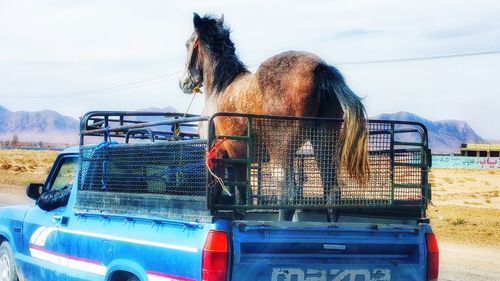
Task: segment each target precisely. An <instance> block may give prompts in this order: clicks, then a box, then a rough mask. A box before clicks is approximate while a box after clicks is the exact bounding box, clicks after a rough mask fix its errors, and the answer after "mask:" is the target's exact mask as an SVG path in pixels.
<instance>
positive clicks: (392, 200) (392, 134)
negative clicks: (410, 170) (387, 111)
mask: <svg viewBox="0 0 500 281" xmlns="http://www.w3.org/2000/svg"><path fill="white" fill-rule="evenodd" d="M390 150H391V154H390V167H389V170H390V172H389V173H390V179H391V204H392V202H394V123H391V144H390Z"/></svg>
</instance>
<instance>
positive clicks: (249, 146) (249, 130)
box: [246, 117, 253, 205]
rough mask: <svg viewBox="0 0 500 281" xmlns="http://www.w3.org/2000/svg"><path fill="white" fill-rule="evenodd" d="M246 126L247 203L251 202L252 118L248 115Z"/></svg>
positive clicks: (250, 203)
mask: <svg viewBox="0 0 500 281" xmlns="http://www.w3.org/2000/svg"><path fill="white" fill-rule="evenodd" d="M247 122H248V128H247V163H246V181H247V184H246V189H247V190H246V197H247V198H246V202H247V205H253V204H252V202H251V201H252V167H251V166H252V137H253V129H252V118H251V117H248V121H247Z"/></svg>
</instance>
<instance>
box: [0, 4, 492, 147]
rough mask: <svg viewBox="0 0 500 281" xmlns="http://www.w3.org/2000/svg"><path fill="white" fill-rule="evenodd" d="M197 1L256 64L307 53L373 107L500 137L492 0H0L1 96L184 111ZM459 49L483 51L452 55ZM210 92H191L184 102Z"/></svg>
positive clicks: (26, 103)
mask: <svg viewBox="0 0 500 281" xmlns="http://www.w3.org/2000/svg"><path fill="white" fill-rule="evenodd" d="M193 12H198V13H199V14H201V15H204V14H207V13H210V14H214V15H221V14H222V13H223V14H224V19H225V23H226V24H227V25H228V26H229V27H230V28H231V29H232V33H231V38H232V39H233V41H234V42H235V45H236V49H237V53H238V55H239V56H240V59H241V60H242V61H243V62H244V63H245V64H246V65H247V66H249V68H250V69H251V70H255V69H256V68H257V67H258V65H259V64H260V63H261V62H262V61H263V60H265V59H266V58H268V57H270V56H272V55H274V54H277V53H279V52H282V51H287V50H302V51H308V52H312V53H315V54H317V55H319V56H321V57H322V58H323V59H324V60H325V61H327V62H328V63H330V64H332V65H334V66H336V67H337V68H338V69H340V71H341V72H342V73H343V74H344V76H345V78H346V80H347V83H348V84H349V86H350V87H351V88H352V89H353V90H354V91H355V92H356V93H357V94H358V95H359V96H361V97H363V98H364V104H365V105H366V108H367V112H368V115H369V116H375V115H378V114H380V113H392V112H398V111H408V112H412V113H415V114H417V115H420V116H422V117H424V118H427V119H430V120H442V119H458V120H466V121H467V122H468V123H469V124H470V125H471V127H472V128H473V129H474V130H475V131H476V132H477V133H479V134H480V135H481V136H482V137H484V138H487V139H496V140H500V122H499V121H500V119H499V117H500V114H499V113H500V90H499V88H500V85H499V82H500V16H499V15H500V1H497V0H490V1H483V0H477V1H459V0H434V1H426V0H419V1H416V0H408V1H401V0H370V1H368V0H366V1H361V0H358V1H356V0H337V1H330V0H328V1H327V0H325V1H290V0H288V1H268V0H267V1H260V0H258V1H255V0H252V1H250V0H247V1H232V0H217V1H165V0H157V1H153V0H141V1H139V0H137V1H126V0H108V1H102V0H86V1H71V0H65V1H55V0H53V1H49V0H36V1H23V0H15V1H14V0H12V1H9V0H0V105H1V106H4V107H6V108H8V109H9V110H12V111H19V110H27V111H36V110H43V109H52V110H56V111H58V112H61V113H63V114H65V115H68V116H72V117H79V116H82V115H83V114H84V113H85V112H86V111H90V110H135V109H142V108H149V107H166V106H173V107H175V108H177V110H179V111H181V112H183V111H185V110H186V109H187V107H188V104H189V103H190V101H191V96H189V95H185V94H183V93H182V91H180V89H179V86H178V79H179V77H180V76H181V73H180V71H182V69H183V66H184V63H185V59H186V50H185V46H184V43H185V42H186V40H187V38H188V37H189V36H190V35H191V33H192V30H193V26H192V16H193V14H192V13H193ZM485 52H486V54H484V53H485ZM481 53H483V54H481ZM457 54H458V55H460V54H476V55H467V56H451V57H447V56H449V55H457ZM442 56H445V58H442ZM434 57H437V58H434ZM440 57H441V58H440ZM415 58H420V59H417V60H413V59H415ZM422 58H434V59H422ZM400 59H403V60H402V61H400ZM203 102H204V97H203V96H196V97H195V100H194V103H193V106H191V108H190V110H189V111H190V112H191V113H200V112H201V109H202V107H203Z"/></svg>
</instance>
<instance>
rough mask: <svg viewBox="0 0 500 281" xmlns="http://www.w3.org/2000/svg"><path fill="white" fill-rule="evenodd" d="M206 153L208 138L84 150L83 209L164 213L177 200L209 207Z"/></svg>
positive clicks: (79, 201) (80, 201) (79, 200)
mask: <svg viewBox="0 0 500 281" xmlns="http://www.w3.org/2000/svg"><path fill="white" fill-rule="evenodd" d="M205 150H206V141H204V140H190V141H169V142H156V143H134V144H110V143H101V144H100V145H97V146H81V147H80V159H81V161H80V165H81V167H80V172H79V191H78V195H77V207H78V208H80V209H97V210H100V211H103V210H104V211H108V212H113V213H120V212H127V213H139V214H164V213H165V212H167V211H168V210H170V211H171V207H172V206H173V205H175V204H173V202H174V201H172V200H173V199H175V202H177V203H176V204H177V205H179V204H182V202H186V204H192V203H193V202H194V201H196V202H198V203H196V204H198V205H199V206H198V207H199V208H204V209H206V205H205V193H206V183H207V177H206V169H205V164H204V163H205V162H204V159H205ZM189 202H191V203H189Z"/></svg>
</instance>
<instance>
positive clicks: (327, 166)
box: [310, 121, 340, 221]
mask: <svg viewBox="0 0 500 281" xmlns="http://www.w3.org/2000/svg"><path fill="white" fill-rule="evenodd" d="M332 122H333V121H323V122H321V125H320V126H319V127H317V128H314V129H312V131H313V133H312V134H311V138H310V140H311V144H312V146H313V150H314V156H315V158H316V163H317V165H318V168H319V171H320V175H321V181H322V184H323V202H324V204H325V205H327V206H331V205H334V204H338V203H339V202H340V187H339V184H338V179H337V163H338V161H337V157H336V154H337V143H338V136H339V132H340V123H339V124H337V123H332ZM328 214H329V220H331V221H335V220H336V217H337V216H338V212H336V211H333V210H332V209H329V212H328Z"/></svg>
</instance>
